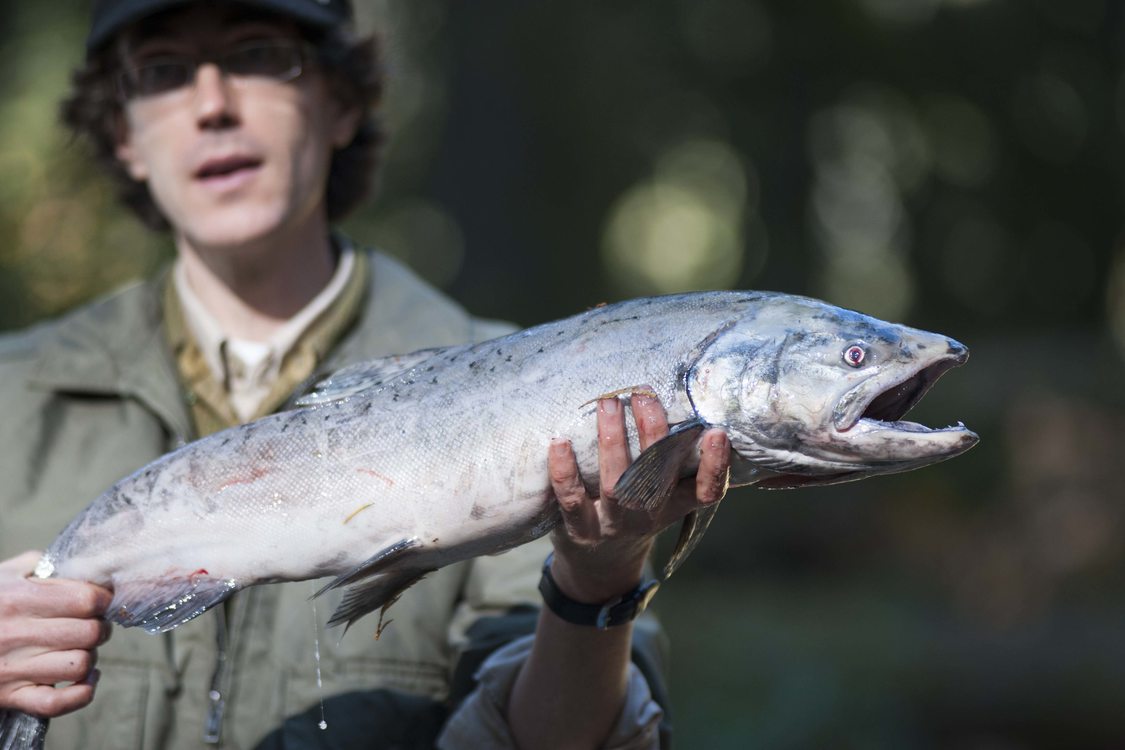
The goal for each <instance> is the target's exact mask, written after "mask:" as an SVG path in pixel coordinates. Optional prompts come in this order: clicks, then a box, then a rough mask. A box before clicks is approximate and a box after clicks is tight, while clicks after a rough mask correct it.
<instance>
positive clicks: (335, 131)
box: [332, 105, 363, 149]
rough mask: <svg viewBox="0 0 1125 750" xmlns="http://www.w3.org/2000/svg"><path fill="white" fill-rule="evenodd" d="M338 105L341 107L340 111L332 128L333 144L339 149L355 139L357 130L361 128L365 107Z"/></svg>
mask: <svg viewBox="0 0 1125 750" xmlns="http://www.w3.org/2000/svg"><path fill="white" fill-rule="evenodd" d="M337 106H338V107H339V111H338V113H337V115H336V122H335V124H334V125H333V128H332V145H333V146H334V147H335V148H337V149H341V148H344V147H345V146H347V145H348V144H350V143H351V142H352V140H353V139H355V134H356V131H357V130H358V129H359V121H360V118H362V117H363V109H362V108H360V107H358V106H351V107H343V106H342V105H337Z"/></svg>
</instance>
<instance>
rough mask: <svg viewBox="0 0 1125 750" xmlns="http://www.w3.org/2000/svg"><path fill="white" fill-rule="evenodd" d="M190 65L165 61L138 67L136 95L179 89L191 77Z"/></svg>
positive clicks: (175, 61)
mask: <svg viewBox="0 0 1125 750" xmlns="http://www.w3.org/2000/svg"><path fill="white" fill-rule="evenodd" d="M191 67H192V66H191V64H190V63H187V62H184V61H180V60H165V61H160V62H151V63H145V64H143V65H140V66H138V67H137V69H136V75H135V79H134V85H135V87H136V90H137V93H139V94H141V95H142V96H143V95H150V94H160V93H163V92H165V91H171V90H172V89H177V88H180V87H181V86H184V85H186V84H187V82H188V79H189V78H190V77H191Z"/></svg>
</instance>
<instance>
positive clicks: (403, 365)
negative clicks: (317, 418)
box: [295, 345, 468, 406]
mask: <svg viewBox="0 0 1125 750" xmlns="http://www.w3.org/2000/svg"><path fill="white" fill-rule="evenodd" d="M465 348H468V347H467V346H465V345H462V346H442V347H435V348H433V349H419V350H418V351H416V352H411V353H409V354H395V355H393V356H390V357H381V358H379V359H372V360H368V361H366V362H359V363H357V364H354V365H348V366H347V367H344V368H342V369H340V370H337V371H336V372H334V373H332V374H331V375H329V376H328V377H327V378H325V379H324V380H322V381H320V382H319V383H317V384H316V385H315V386H314V387H313V390H312V392H311V393H307V394H305V395H304V396H301V397H300V398H299V399H297V400H296V402H295V403H296V405H297V406H323V405H324V404H331V403H334V402H336V401H342V400H344V399H346V398H349V397H350V396H354V395H356V394H357V393H360V392H361V391H365V390H367V389H368V388H377V387H378V386H380V385H382V384H383V383H385V382H387V381H388V380H391V379H392V378H394V377H395V376H396V375H401V374H402V373H404V372H407V371H408V370H411V369H413V368H415V367H417V366H418V365H420V364H422V363H423V362H425V361H426V360H428V359H431V358H432V357H436V356H438V355H440V354H444V353H448V352H452V351H454V350H456V349H465Z"/></svg>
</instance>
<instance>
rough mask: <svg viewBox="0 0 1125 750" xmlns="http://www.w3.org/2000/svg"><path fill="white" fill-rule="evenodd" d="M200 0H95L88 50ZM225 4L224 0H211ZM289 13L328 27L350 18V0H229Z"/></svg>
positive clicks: (294, 18)
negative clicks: (149, 19)
mask: <svg viewBox="0 0 1125 750" xmlns="http://www.w3.org/2000/svg"><path fill="white" fill-rule="evenodd" d="M198 1H199V0H94V13H93V17H92V19H91V21H90V35H89V36H88V37H86V51H87V52H93V51H95V50H96V49H98V48H99V47H101V46H102V45H103V44H105V43H106V42H108V41H109V40H110V39H111V38H112V37H113V35H114V34H116V33H117V32H118V31H121V29H123V28H125V27H126V26H128V25H129V24H131V23H133V22H134V21H139V20H141V19H142V18H144V17H145V16H151V15H152V14H154V13H159V12H160V11H163V10H168V9H169V8H175V7H177V6H180V5H189V4H190V3H192V2H198ZM210 2H212V3H215V4H222V2H223V0H210ZM226 2H229V3H236V4H239V5H248V6H250V7H252V8H261V9H262V10H267V11H270V12H272V13H277V14H278V15H280V16H288V17H290V18H292V19H293V20H295V21H297V22H298V23H301V24H304V25H306V26H313V27H316V28H322V29H327V28H331V27H333V26H339V25H341V24H345V23H348V22H350V21H351V19H352V4H351V2H350V0H226Z"/></svg>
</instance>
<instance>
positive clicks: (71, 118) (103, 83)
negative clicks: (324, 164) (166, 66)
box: [60, 27, 383, 229]
mask: <svg viewBox="0 0 1125 750" xmlns="http://www.w3.org/2000/svg"><path fill="white" fill-rule="evenodd" d="M302 32H303V35H304V37H305V39H306V41H307V42H308V43H309V44H310V45H311V46H312V48H313V49H314V50H315V52H316V59H317V62H318V63H319V67H320V70H321V71H322V72H323V73H324V75H325V77H326V79H327V80H328V84H329V90H330V92H331V93H332V95H333V96H335V97H336V98H337V99H338V100H339V101H340V102H342V103H343V104H344V105H346V106H357V107H359V108H360V109H361V111H362V113H363V114H362V117H361V119H360V124H359V127H358V129H357V130H356V134H355V137H354V138H353V139H352V142H351V143H349V144H348V145H347V146H345V147H344V148H342V149H339V150H337V151H336V152H335V153H334V154H333V155H332V164H331V167H330V171H329V174H328V187H327V191H326V201H325V202H326V205H327V208H328V219H329V221H336V220H337V219H340V218H342V217H343V216H345V215H346V214H347V213H348V212H349V211H351V210H352V209H354V208H355V207H356V206H357V205H359V203H360V202H362V201H363V199H364V198H365V197H366V196H367V195H368V193H370V191H371V187H372V184H373V182H374V179H375V168H376V166H377V165H378V161H379V153H380V147H381V146H382V143H383V128H382V123H381V121H380V119H379V117H378V115H377V107H378V105H379V102H380V100H381V98H382V93H383V69H382V65H381V62H380V58H379V50H378V44H377V41H376V39H375V37H373V36H371V37H366V38H360V37H357V36H356V35H355V34H354V33H353V32H351V31H350V30H349V29H346V28H343V27H337V28H332V29H329V30H327V31H318V30H314V29H309V28H302ZM120 65H121V62H120V51H119V50H118V49H117V47H116V45H114V44H107V45H104V46H103V47H102V48H101V49H100V50H97V51H95V52H93V53H91V54H90V55H89V56H88V57H87V59H86V62H85V64H84V65H82V66H80V67H79V68H77V69H76V70H75V71H74V73H73V74H72V76H71V90H70V94H69V96H67V98H66V99H64V100H63V102H62V104H61V106H60V116H61V119H62V122H63V124H65V125H66V126H67V127H68V128H69V129H70V130H71V132H72V133H73V134H74V135H75V136H76V137H77V138H79V139H82V140H86V141H88V142H89V143H90V144H91V145H92V146H93V149H94V156H95V157H96V159H97V161H98V162H99V163H101V164H102V165H104V166H105V168H106V169H107V170H108V171H109V173H110V175H111V176H112V178H113V180H114V182H115V183H116V185H117V189H118V194H119V196H120V198H121V200H122V202H124V204H125V205H126V206H128V207H129V208H131V209H132V210H133V211H134V212H135V213H136V214H137V216H139V217H140V219H141V221H143V222H144V223H145V224H146V225H148V226H149V227H152V228H153V229H168V228H169V224H168V220H167V219H166V218H165V217H164V215H163V214H162V213H161V211H160V209H159V207H157V205H156V202H155V201H154V200H153V199H152V196H151V194H150V193H149V189H148V185H147V183H144V182H138V181H136V180H134V179H133V178H132V177H130V175H129V173H128V171H127V170H126V169H125V167H124V165H122V163H121V162H120V161H118V159H117V156H116V153H115V152H116V146H117V133H118V128H119V127H120V125H119V123H120V122H122V120H123V117H124V114H123V112H122V102H121V98H120V96H119V95H118V88H117V80H116V78H117V72H118V70H120Z"/></svg>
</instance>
